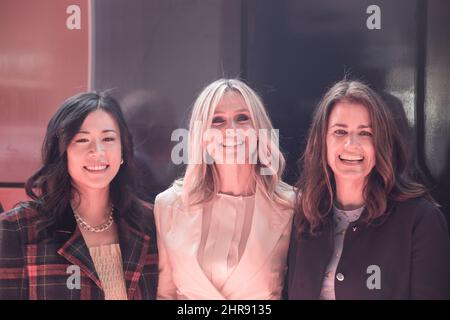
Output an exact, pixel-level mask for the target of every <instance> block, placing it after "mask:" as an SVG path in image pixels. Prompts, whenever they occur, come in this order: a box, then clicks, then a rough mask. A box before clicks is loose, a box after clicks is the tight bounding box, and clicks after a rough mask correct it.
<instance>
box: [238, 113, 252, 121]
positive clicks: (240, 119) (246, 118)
mask: <svg viewBox="0 0 450 320" xmlns="http://www.w3.org/2000/svg"><path fill="white" fill-rule="evenodd" d="M249 119H250V118H249V117H248V116H247V115H246V114H240V115H238V116H237V117H236V120H237V121H240V122H244V121H247V120H249Z"/></svg>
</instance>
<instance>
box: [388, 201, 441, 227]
mask: <svg viewBox="0 0 450 320" xmlns="http://www.w3.org/2000/svg"><path fill="white" fill-rule="evenodd" d="M395 213H396V214H398V215H399V216H401V218H402V219H408V220H410V222H411V223H412V224H413V226H415V227H417V225H419V224H421V225H436V226H438V225H439V226H441V227H443V228H445V229H447V222H446V220H445V217H444V214H443V213H442V212H441V210H439V208H438V207H437V206H436V205H435V204H434V203H432V202H431V201H429V200H427V199H425V198H423V197H420V198H416V199H411V200H407V201H404V202H397V203H396V204H395Z"/></svg>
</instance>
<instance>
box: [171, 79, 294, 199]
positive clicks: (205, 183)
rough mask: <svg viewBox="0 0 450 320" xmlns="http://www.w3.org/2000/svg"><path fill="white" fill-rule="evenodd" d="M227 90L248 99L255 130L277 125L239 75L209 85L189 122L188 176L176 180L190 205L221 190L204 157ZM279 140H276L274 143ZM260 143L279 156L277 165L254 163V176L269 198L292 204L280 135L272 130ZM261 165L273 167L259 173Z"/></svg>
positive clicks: (211, 168)
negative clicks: (206, 136)
mask: <svg viewBox="0 0 450 320" xmlns="http://www.w3.org/2000/svg"><path fill="white" fill-rule="evenodd" d="M227 92H234V93H238V94H240V95H241V96H242V98H243V99H244V101H245V103H246V105H247V107H248V110H249V113H250V117H251V120H252V122H253V126H254V128H255V130H257V131H258V130H260V129H267V130H268V131H270V130H271V129H273V126H272V123H271V121H270V119H269V117H268V115H267V112H266V110H265V108H264V106H263V103H262V101H261V99H260V98H259V96H258V95H257V94H256V93H255V92H254V91H253V90H252V89H251V88H250V87H249V86H247V85H246V84H245V83H244V82H242V81H240V80H237V79H219V80H216V81H214V82H213V83H211V84H209V85H208V86H206V87H205V88H204V89H203V90H202V92H201V93H200V94H199V96H198V97H197V99H196V101H195V102H194V106H193V109H192V114H191V118H190V122H189V138H188V153H189V162H188V164H187V167H186V172H185V175H184V178H182V179H179V180H177V181H175V182H174V186H175V187H179V188H182V198H183V204H184V205H187V206H196V205H202V204H204V203H206V202H208V201H210V200H211V199H212V198H213V196H214V195H215V194H216V193H217V192H218V191H219V190H218V185H219V183H218V179H219V177H218V174H217V172H216V169H215V167H214V164H207V163H206V162H205V161H198V160H199V159H203V156H204V148H205V147H204V144H203V134H204V132H205V131H206V130H207V129H209V128H210V127H211V122H212V118H213V116H214V111H215V109H216V107H217V105H218V104H219V101H220V100H221V99H222V97H223V96H224V95H225V94H226V93H227ZM199 124H200V125H199ZM274 142H275V143H274ZM258 143H266V144H270V145H266V146H264V147H265V150H270V153H271V156H272V158H274V159H276V161H277V163H276V166H275V168H273V167H268V166H266V165H264V164H262V163H261V161H260V159H259V155H258V161H257V163H256V164H255V165H253V166H252V167H253V170H252V178H253V180H254V181H255V183H256V186H257V187H259V189H260V190H261V191H262V193H263V194H264V195H265V196H266V197H267V198H268V199H271V200H272V201H274V202H275V203H277V204H279V205H280V206H282V207H292V206H293V205H292V203H291V200H289V199H288V198H287V197H286V192H288V191H289V190H293V188H292V187H291V186H289V185H288V184H286V183H284V182H283V181H281V178H282V175H283V171H284V168H285V159H284V156H283V154H282V153H281V151H280V150H279V147H278V135H277V134H276V133H275V132H274V131H272V132H271V135H270V138H269V139H258ZM260 169H266V170H267V169H269V170H270V172H271V174H270V175H261V174H259V170H260Z"/></svg>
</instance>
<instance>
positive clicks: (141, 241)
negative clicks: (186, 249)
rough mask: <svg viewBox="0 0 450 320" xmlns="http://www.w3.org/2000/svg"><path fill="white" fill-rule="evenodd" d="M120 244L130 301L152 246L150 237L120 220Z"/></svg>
mask: <svg viewBox="0 0 450 320" xmlns="http://www.w3.org/2000/svg"><path fill="white" fill-rule="evenodd" d="M118 226H119V243H120V251H121V253H122V264H123V272H124V277H125V283H126V287H127V295H128V300H131V299H133V297H134V295H135V293H136V289H137V286H138V283H139V279H140V278H141V275H142V269H143V268H144V264H145V259H146V255H147V252H148V250H149V246H150V237H149V236H148V235H146V234H144V233H142V232H140V231H138V230H136V229H134V228H132V227H131V226H129V225H128V224H127V223H126V222H125V220H123V219H119V221H118Z"/></svg>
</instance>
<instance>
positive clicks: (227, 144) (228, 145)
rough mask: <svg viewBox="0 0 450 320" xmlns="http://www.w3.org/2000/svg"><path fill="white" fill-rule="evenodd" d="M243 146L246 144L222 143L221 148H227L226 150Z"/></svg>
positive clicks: (242, 142)
mask: <svg viewBox="0 0 450 320" xmlns="http://www.w3.org/2000/svg"><path fill="white" fill-rule="evenodd" d="M243 144H244V141H241V142H238V143H233V142H231V143H230V142H228V143H221V144H220V146H221V147H225V148H232V147H238V146H242V145H243Z"/></svg>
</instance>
